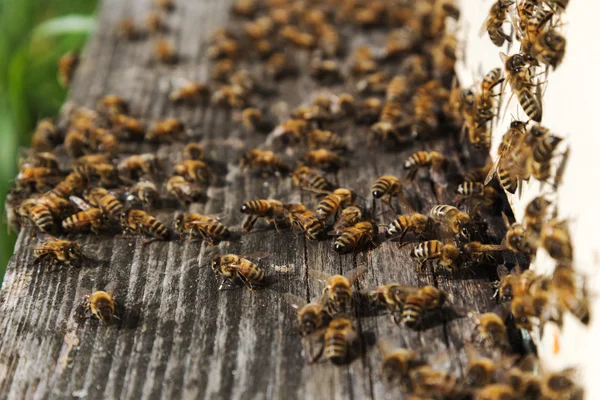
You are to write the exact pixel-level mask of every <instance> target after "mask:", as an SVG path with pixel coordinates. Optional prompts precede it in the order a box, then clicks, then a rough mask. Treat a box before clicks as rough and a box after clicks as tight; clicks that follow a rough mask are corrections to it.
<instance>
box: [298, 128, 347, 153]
mask: <svg viewBox="0 0 600 400" xmlns="http://www.w3.org/2000/svg"><path fill="white" fill-rule="evenodd" d="M306 142H307V144H308V148H309V149H318V148H323V149H330V150H333V151H346V150H347V149H348V147H347V145H346V143H344V140H343V139H342V138H341V137H339V136H338V135H336V134H335V133H333V132H331V131H323V130H320V129H313V130H311V131H309V132H308V135H307V137H306Z"/></svg>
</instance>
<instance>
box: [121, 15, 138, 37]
mask: <svg viewBox="0 0 600 400" xmlns="http://www.w3.org/2000/svg"><path fill="white" fill-rule="evenodd" d="M117 36H119V37H122V38H124V39H127V40H137V39H139V38H141V37H142V32H141V30H140V28H139V27H138V26H137V25H136V24H135V21H134V20H133V18H131V17H126V18H123V19H122V20H121V21H119V26H118V28H117Z"/></svg>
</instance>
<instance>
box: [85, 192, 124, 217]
mask: <svg viewBox="0 0 600 400" xmlns="http://www.w3.org/2000/svg"><path fill="white" fill-rule="evenodd" d="M87 200H88V201H89V202H90V204H91V205H92V206H94V207H98V208H100V209H101V210H102V211H104V212H105V213H106V214H108V216H109V217H110V218H113V219H118V218H119V216H120V215H121V213H122V212H123V205H122V204H121V202H120V201H119V200H117V198H116V197H115V196H113V195H112V194H111V193H109V191H108V190H106V189H104V188H101V187H97V188H93V189H92V190H90V191H89V192H88V193H87Z"/></svg>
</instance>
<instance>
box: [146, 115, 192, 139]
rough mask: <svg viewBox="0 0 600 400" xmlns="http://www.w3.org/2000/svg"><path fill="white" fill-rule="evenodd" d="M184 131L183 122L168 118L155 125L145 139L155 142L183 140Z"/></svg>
mask: <svg viewBox="0 0 600 400" xmlns="http://www.w3.org/2000/svg"><path fill="white" fill-rule="evenodd" d="M184 129H185V125H184V124H183V122H181V121H179V120H178V119H175V118H167V119H165V120H162V121H159V122H157V123H155V124H154V126H152V127H151V128H150V129H149V130H148V132H147V133H146V136H145V139H146V140H148V141H155V142H172V141H173V140H177V139H180V138H181V135H182V133H183V131H184Z"/></svg>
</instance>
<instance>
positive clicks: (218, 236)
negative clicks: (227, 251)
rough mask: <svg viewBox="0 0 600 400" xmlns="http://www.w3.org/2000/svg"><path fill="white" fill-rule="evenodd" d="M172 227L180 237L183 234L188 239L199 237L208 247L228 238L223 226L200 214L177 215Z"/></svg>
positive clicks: (227, 232) (227, 231)
mask: <svg viewBox="0 0 600 400" xmlns="http://www.w3.org/2000/svg"><path fill="white" fill-rule="evenodd" d="M173 226H174V228H175V231H177V232H179V234H180V235H181V236H182V237H183V235H184V234H187V235H188V237H189V238H196V237H200V238H202V239H203V240H206V241H207V242H208V243H209V244H210V245H215V244H217V243H218V242H219V241H221V240H223V239H226V238H227V237H229V230H228V229H227V227H226V226H225V225H223V224H222V223H220V222H219V221H218V220H216V219H214V218H212V217H210V216H207V215H202V214H195V213H188V214H179V215H178V216H177V217H176V218H175V220H174V222H173Z"/></svg>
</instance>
